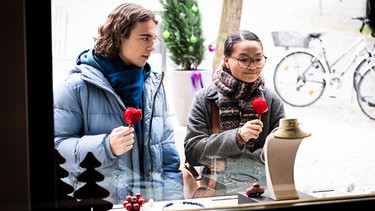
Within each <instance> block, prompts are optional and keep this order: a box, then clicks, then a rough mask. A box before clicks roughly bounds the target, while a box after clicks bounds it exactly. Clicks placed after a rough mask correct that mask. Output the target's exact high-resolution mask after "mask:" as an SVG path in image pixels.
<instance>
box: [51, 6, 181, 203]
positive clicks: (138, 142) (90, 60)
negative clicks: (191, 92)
mask: <svg viewBox="0 0 375 211" xmlns="http://www.w3.org/2000/svg"><path fill="white" fill-rule="evenodd" d="M157 24H158V21H157V19H156V17H155V14H154V13H152V12H151V11H150V10H147V9H145V8H143V7H142V6H140V5H138V4H133V3H123V4H120V5H119V6H118V7H116V8H114V10H113V11H112V12H111V13H110V14H109V15H108V18H107V21H106V22H105V23H104V24H102V25H101V26H100V27H99V28H98V36H97V37H96V38H95V39H94V41H95V44H94V47H93V48H92V49H89V50H85V51H83V52H82V53H81V54H80V55H79V56H78V58H77V62H76V65H75V66H74V67H73V68H72V69H71V70H70V73H69V75H68V77H67V78H66V79H65V80H64V81H63V82H62V83H61V84H60V85H59V86H58V87H57V88H56V89H55V90H54V121H55V148H56V149H57V150H58V152H59V153H60V154H61V155H62V157H63V158H65V160H66V162H65V163H63V164H62V165H61V166H62V167H63V168H65V169H66V170H67V171H68V172H69V176H68V177H67V178H64V180H65V181H66V182H67V183H68V184H70V185H71V186H73V187H74V190H75V191H76V190H79V189H80V188H81V187H82V186H83V185H84V184H85V182H82V181H78V176H80V175H82V173H83V172H85V171H86V170H87V169H85V168H84V167H83V166H81V164H82V161H84V159H85V157H86V156H87V154H88V153H89V152H91V153H92V154H93V155H94V156H95V158H96V159H97V160H98V161H99V162H100V166H98V167H97V168H96V170H97V171H99V172H100V173H101V174H102V175H104V180H103V181H101V182H98V185H100V186H102V187H103V188H105V189H107V190H108V191H109V196H108V197H106V198H105V199H107V200H108V201H110V202H111V203H113V204H122V203H123V202H124V201H125V198H126V196H128V195H132V196H134V194H136V193H141V194H142V196H143V198H145V199H146V200H149V199H153V200H155V201H160V200H174V199H182V198H183V195H182V173H181V171H180V170H179V167H180V157H179V154H178V151H177V148H176V145H175V138H174V131H173V125H172V121H171V118H170V116H169V111H168V107H167V105H168V103H167V102H166V94H165V90H164V86H163V77H164V74H163V72H161V71H160V70H153V69H152V68H151V66H150V65H149V64H148V63H147V61H148V59H149V57H150V56H151V53H152V52H153V51H154V50H155V45H156V43H157V42H158V38H157ZM129 107H133V108H136V109H140V110H141V111H142V114H143V115H142V117H141V120H140V121H139V122H134V123H127V122H125V120H124V111H125V110H126V109H127V108H129ZM92 179H95V178H92ZM93 194H94V195H95V193H93ZM93 203H94V202H93Z"/></svg>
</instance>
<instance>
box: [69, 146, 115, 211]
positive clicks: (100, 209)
mask: <svg viewBox="0 0 375 211" xmlns="http://www.w3.org/2000/svg"><path fill="white" fill-rule="evenodd" d="M100 165H101V163H100V162H99V161H98V160H97V159H96V158H95V156H94V154H92V152H89V153H87V155H86V157H85V159H84V160H83V161H82V163H80V166H81V167H82V168H86V171H84V172H82V174H80V175H79V176H78V178H77V179H78V181H80V182H86V184H85V185H83V186H82V187H81V188H80V189H78V190H77V191H75V192H74V197H75V198H77V199H80V201H79V202H78V206H79V208H80V210H83V211H85V210H87V211H91V210H92V211H105V210H110V209H112V207H113V204H112V203H110V202H108V201H106V200H103V198H105V197H107V196H109V191H108V190H106V189H104V188H103V187H101V186H99V185H98V184H96V182H100V181H103V180H104V176H103V175H102V174H101V173H99V172H98V171H96V170H95V168H97V167H99V166H100Z"/></svg>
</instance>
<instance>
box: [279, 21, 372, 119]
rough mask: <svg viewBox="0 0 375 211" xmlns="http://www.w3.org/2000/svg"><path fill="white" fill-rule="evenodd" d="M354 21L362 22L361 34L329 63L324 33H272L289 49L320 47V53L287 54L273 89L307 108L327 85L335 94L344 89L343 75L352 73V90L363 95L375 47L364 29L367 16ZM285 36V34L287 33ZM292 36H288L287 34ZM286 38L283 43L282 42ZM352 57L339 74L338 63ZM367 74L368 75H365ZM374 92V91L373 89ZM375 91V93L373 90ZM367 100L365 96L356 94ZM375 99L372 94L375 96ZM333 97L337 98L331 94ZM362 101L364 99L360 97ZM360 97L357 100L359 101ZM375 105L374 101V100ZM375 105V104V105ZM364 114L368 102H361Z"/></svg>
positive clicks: (287, 99)
mask: <svg viewBox="0 0 375 211" xmlns="http://www.w3.org/2000/svg"><path fill="white" fill-rule="evenodd" d="M352 19H353V20H359V21H361V23H362V24H361V27H360V29H359V32H360V35H359V36H358V38H357V39H356V40H355V41H353V43H352V44H351V45H350V46H349V47H348V48H347V49H346V50H345V51H344V52H343V53H342V54H340V55H339V56H338V57H337V58H336V59H335V60H334V61H333V62H331V61H329V60H328V59H327V56H326V49H325V46H324V43H323V39H322V36H323V34H324V33H315V32H314V33H309V34H308V35H307V37H303V36H301V35H300V36H296V32H284V34H282V32H272V37H273V40H274V44H275V46H280V47H285V48H287V49H288V48H290V47H299V48H305V49H307V48H309V46H310V44H311V42H313V41H317V42H314V43H317V44H318V51H317V52H315V53H311V52H310V51H308V50H301V49H298V50H294V51H292V52H290V53H288V54H286V55H285V56H284V57H283V58H282V59H281V60H280V62H279V63H278V64H277V65H276V68H275V72H274V75H273V82H274V88H275V91H276V93H277V94H278V95H279V96H280V98H281V99H282V100H283V101H284V102H285V103H287V104H289V105H291V106H294V107H305V106H309V105H311V104H313V103H315V102H316V101H317V100H319V99H320V98H321V96H322V95H323V93H324V91H325V89H326V85H327V83H328V84H329V85H330V87H331V89H332V92H333V93H334V91H335V90H337V89H338V88H340V87H341V84H342V81H343V76H344V75H345V74H346V73H347V72H348V71H349V70H353V87H354V90H355V91H356V92H357V93H359V92H360V91H361V92H364V90H365V88H364V87H365V83H366V84H367V83H369V82H367V79H365V78H367V77H368V76H369V75H370V73H369V71H368V69H369V68H370V67H371V66H374V65H373V64H374V63H375V62H374V61H375V57H374V55H373V53H372V50H373V48H374V46H375V45H373V43H371V45H369V44H368V41H367V40H366V37H365V34H364V33H363V29H364V27H365V25H366V24H367V25H368V23H369V20H368V19H367V18H366V17H355V18H352ZM285 33H286V34H285ZM288 33H289V34H288ZM281 36H284V37H283V38H284V40H282V39H281ZM349 56H351V59H350V60H349V59H348V60H347V61H348V63H347V65H346V67H345V68H343V69H342V71H340V72H339V71H336V69H335V68H337V64H338V63H339V62H340V61H342V60H343V59H344V58H348V57H349ZM366 73H367V75H366ZM360 80H362V86H363V87H362V88H361V89H358V86H359V81H360ZM373 90H375V89H373ZM373 92H375V91H373ZM357 96H362V98H366V99H368V98H367V97H365V96H368V95H365V94H361V93H359V94H357ZM372 96H373V95H372ZM331 97H335V96H334V95H331ZM359 98H361V97H359ZM359 98H358V99H359ZM371 103H372V101H371ZM374 103H375V102H374ZM359 106H360V107H361V109H362V111H363V112H364V113H365V114H366V115H368V113H366V112H365V111H366V110H367V108H364V107H363V106H365V103H363V102H362V101H361V103H359ZM370 114H371V115H370V116H369V115H368V116H369V117H370V118H375V114H374V113H372V112H370Z"/></svg>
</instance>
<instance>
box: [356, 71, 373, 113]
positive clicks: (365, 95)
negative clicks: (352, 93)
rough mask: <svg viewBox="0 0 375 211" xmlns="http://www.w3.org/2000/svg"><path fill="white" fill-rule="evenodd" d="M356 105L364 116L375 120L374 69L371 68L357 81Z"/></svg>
mask: <svg viewBox="0 0 375 211" xmlns="http://www.w3.org/2000/svg"><path fill="white" fill-rule="evenodd" d="M357 101H358V105H359V107H360V108H361V110H362V111H363V113H364V114H366V116H368V117H369V118H370V119H373V120H375V68H374V67H372V68H370V69H368V70H367V71H366V73H365V74H364V75H363V76H362V77H361V78H360V79H359V82H358V86H357Z"/></svg>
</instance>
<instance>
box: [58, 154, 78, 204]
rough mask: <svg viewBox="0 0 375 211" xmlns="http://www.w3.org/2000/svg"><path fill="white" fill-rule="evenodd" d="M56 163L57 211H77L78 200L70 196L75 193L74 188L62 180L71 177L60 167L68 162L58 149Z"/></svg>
mask: <svg viewBox="0 0 375 211" xmlns="http://www.w3.org/2000/svg"><path fill="white" fill-rule="evenodd" d="M55 161H56V190H57V191H56V199H57V202H56V205H57V210H59V211H62V210H75V207H76V206H77V200H76V199H75V198H74V197H73V196H69V195H68V194H69V193H72V192H73V191H74V188H73V187H72V186H70V185H68V184H67V183H65V182H63V181H62V180H61V178H65V177H67V176H69V173H68V172H67V171H66V170H65V169H63V168H62V167H61V166H60V164H63V163H65V162H66V160H65V158H63V157H62V156H61V154H60V153H59V152H58V151H57V150H56V149H55Z"/></svg>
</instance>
